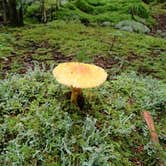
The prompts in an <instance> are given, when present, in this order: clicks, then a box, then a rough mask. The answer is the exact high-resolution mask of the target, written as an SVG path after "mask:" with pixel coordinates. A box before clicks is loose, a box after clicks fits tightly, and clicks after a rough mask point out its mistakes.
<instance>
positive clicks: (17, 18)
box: [8, 0, 23, 26]
mask: <svg viewBox="0 0 166 166" xmlns="http://www.w3.org/2000/svg"><path fill="white" fill-rule="evenodd" d="M8 9H9V24H10V25H12V26H21V25H23V11H22V4H21V7H20V8H19V10H17V2H16V0H8Z"/></svg>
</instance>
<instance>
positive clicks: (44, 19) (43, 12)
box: [41, 0, 47, 23]
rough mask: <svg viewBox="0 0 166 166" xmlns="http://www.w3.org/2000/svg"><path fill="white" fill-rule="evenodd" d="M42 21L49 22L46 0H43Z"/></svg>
mask: <svg viewBox="0 0 166 166" xmlns="http://www.w3.org/2000/svg"><path fill="white" fill-rule="evenodd" d="M41 15H42V18H41V21H42V23H46V22H47V13H46V8H45V0H41Z"/></svg>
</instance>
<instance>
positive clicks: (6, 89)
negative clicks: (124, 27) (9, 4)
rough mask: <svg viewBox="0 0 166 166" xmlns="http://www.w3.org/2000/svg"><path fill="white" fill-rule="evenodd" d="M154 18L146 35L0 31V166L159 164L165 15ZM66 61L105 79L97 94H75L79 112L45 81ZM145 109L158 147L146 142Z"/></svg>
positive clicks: (63, 28) (164, 142) (58, 24)
mask: <svg viewBox="0 0 166 166" xmlns="http://www.w3.org/2000/svg"><path fill="white" fill-rule="evenodd" d="M156 19H157V21H158V23H157V24H156V25H155V26H154V27H153V28H152V31H151V33H150V34H138V33H130V32H126V31H121V30H117V29H114V28H112V27H101V26H98V25H93V26H85V25H83V24H81V23H78V22H73V21H68V22H66V21H62V20H57V21H53V22H49V23H47V24H28V25H25V26H24V27H20V28H10V27H2V28H1V29H0V78H1V81H0V102H1V103H0V109H1V110H2V111H1V112H0V122H1V126H0V127H1V128H0V152H1V155H0V165H1V164H2V165H11V163H12V164H15V165H34V166H36V165H50V166H52V165H57V166H59V165H74V166H79V165H113V166H114V165H119V166H120V165H135V166H137V165H145V166H146V165H159V164H160V163H161V161H162V162H166V161H165V148H166V139H165V138H166V137H165V136H166V120H165V119H166V114H165V112H164V111H165V109H166V107H165V106H166V105H165V104H166V84H165V82H166V65H165V64H166V39H165V37H164V36H163V34H164V33H165V30H166V15H163V14H162V15H161V14H160V15H157V16H156ZM66 61H80V62H87V63H94V64H96V65H98V66H101V67H103V68H104V69H105V70H106V71H107V72H108V79H107V81H106V82H105V83H104V85H103V86H102V87H100V88H97V89H94V90H89V89H88V90H87V91H86V90H85V91H83V94H84V97H85V101H84V102H85V103H84V106H83V108H80V109H79V108H78V107H76V106H75V105H73V104H71V103H70V100H69V98H68V95H67V94H68V92H69V90H68V89H67V88H66V87H64V86H61V85H59V84H58V83H57V82H56V81H55V80H54V78H53V76H52V71H51V70H52V69H53V67H55V66H56V65H57V64H58V63H60V62H66ZM39 68H40V69H39ZM32 69H33V70H32ZM17 74H18V75H17ZM145 110H147V111H149V112H151V114H152V116H153V118H154V122H155V127H156V131H157V133H158V137H159V141H160V145H153V144H152V142H151V141H150V135H149V131H148V128H147V125H146V123H145V121H144V119H143V117H142V112H143V111H145Z"/></svg>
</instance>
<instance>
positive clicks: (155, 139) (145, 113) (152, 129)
mask: <svg viewBox="0 0 166 166" xmlns="http://www.w3.org/2000/svg"><path fill="white" fill-rule="evenodd" d="M143 117H144V119H145V121H146V123H147V125H148V128H149V131H150V136H151V140H152V142H154V143H159V138H158V135H157V133H156V130H155V127H154V122H153V118H152V116H151V114H150V112H148V111H143Z"/></svg>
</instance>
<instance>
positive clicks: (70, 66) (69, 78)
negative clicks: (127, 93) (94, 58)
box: [53, 62, 107, 104]
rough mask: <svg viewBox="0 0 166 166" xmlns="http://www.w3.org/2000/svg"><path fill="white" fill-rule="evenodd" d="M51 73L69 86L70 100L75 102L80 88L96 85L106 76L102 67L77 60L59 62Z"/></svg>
mask: <svg viewBox="0 0 166 166" xmlns="http://www.w3.org/2000/svg"><path fill="white" fill-rule="evenodd" d="M53 75H54V77H55V78H56V80H57V81H58V82H59V83H61V84H64V85H66V86H69V87H71V102H73V103H75V104H76V103H77V97H78V96H79V95H80V94H81V93H82V91H81V89H84V88H93V87H97V86H99V85H101V84H102V83H103V82H104V81H105V80H106V78H107V73H106V72H105V70H104V69H103V68H101V67H98V66H96V65H93V64H86V63H79V62H66V63H60V64H59V65H58V66H57V67H55V68H54V70H53Z"/></svg>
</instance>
